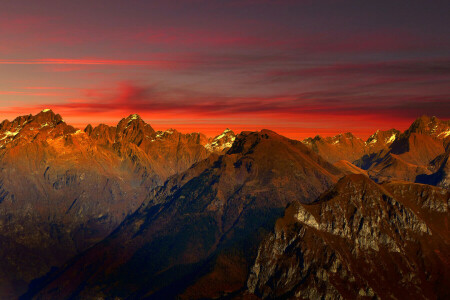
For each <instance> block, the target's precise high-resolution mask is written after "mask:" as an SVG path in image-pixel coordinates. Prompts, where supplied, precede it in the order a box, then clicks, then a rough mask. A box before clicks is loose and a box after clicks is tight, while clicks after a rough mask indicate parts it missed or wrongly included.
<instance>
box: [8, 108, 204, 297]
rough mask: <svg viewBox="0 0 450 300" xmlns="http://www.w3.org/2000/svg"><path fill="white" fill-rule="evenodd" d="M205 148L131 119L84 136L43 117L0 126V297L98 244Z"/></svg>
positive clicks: (196, 139)
mask: <svg viewBox="0 0 450 300" xmlns="http://www.w3.org/2000/svg"><path fill="white" fill-rule="evenodd" d="M206 143H207V139H206V137H204V136H203V135H201V134H198V133H195V134H181V133H179V132H177V131H174V130H171V131H166V132H156V131H155V130H153V128H151V126H150V125H148V124H146V123H145V122H144V121H143V120H142V119H141V118H140V117H139V116H138V115H131V116H129V117H128V118H124V119H122V120H121V121H120V122H119V123H118V125H117V126H115V127H114V126H107V125H99V126H97V127H95V128H93V127H92V126H87V127H86V129H85V131H81V130H77V129H75V128H73V127H72V126H70V125H68V124H66V123H65V122H64V121H63V119H62V117H61V116H60V115H58V114H54V113H53V112H52V111H51V110H48V109H46V110H43V111H42V112H40V113H38V114H37V115H35V116H32V115H27V116H21V117H18V118H16V119H15V120H13V121H11V122H10V121H7V120H6V121H3V122H2V123H1V124H0V297H1V298H2V299H8V298H14V297H17V296H18V295H20V294H22V293H23V292H25V290H26V287H27V285H28V283H29V281H30V280H32V279H34V278H36V277H40V276H43V275H44V274H46V273H47V272H48V271H50V269H51V267H54V266H55V267H56V266H60V265H62V264H63V263H64V262H65V261H67V260H68V259H70V258H72V257H73V256H74V255H76V254H77V253H80V252H81V251H83V250H85V249H86V248H88V247H90V246H91V245H93V244H95V243H97V242H98V241H100V240H102V239H103V238H104V237H106V236H107V235H108V234H110V233H111V232H112V231H113V230H114V229H115V228H116V227H117V226H118V225H119V224H120V223H121V222H122V221H123V219H124V218H125V217H126V216H127V215H129V214H131V213H132V212H134V211H135V210H136V209H137V208H138V207H139V206H140V205H141V203H142V202H143V200H144V199H145V197H146V196H147V194H148V193H149V191H150V190H152V189H154V188H155V187H157V186H158V185H161V184H162V183H163V182H164V181H165V180H166V179H167V178H168V177H169V176H171V175H174V174H176V173H179V172H182V171H184V170H186V169H187V168H189V167H190V166H191V165H192V164H193V163H195V162H197V161H200V160H203V159H205V158H206V157H207V156H208V155H210V153H211V151H209V150H207V149H206V148H205V147H204V145H205V144H206Z"/></svg>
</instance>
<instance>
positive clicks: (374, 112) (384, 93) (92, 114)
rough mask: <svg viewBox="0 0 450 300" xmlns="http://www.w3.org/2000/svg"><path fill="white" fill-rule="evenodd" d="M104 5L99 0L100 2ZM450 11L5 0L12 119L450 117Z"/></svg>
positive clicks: (382, 125)
mask: <svg viewBox="0 0 450 300" xmlns="http://www.w3.org/2000/svg"><path fill="white" fill-rule="evenodd" d="M93 2H95V3H93ZM449 12H450V2H449V1H440V0H433V1H416V0H411V1H396V0H389V1H386V0H381V1H352V0H350V1H348V0H347V1H338V0H324V1H317V0H316V1H312V0H311V1H306V0H298V1H290V0H276V1H275V0H273V1H271V0H260V1H257V0H241V1H231V0H230V1H226V0H221V1H218V0H217V1H216V0H208V1H201V0H189V1H173V0H165V1H133V0H131V1H130V0H128V1H116V0H108V1H86V0H80V1H56V0H55V1H47V0H43V1H31V0H30V1H21V0H15V1H2V3H1V4H0V119H6V118H8V119H12V118H14V117H15V116H17V115H22V114H29V113H33V114H34V113H37V112H38V111H40V110H42V109H43V108H51V109H53V111H55V112H57V113H59V114H61V115H62V116H63V117H64V119H65V120H66V121H67V122H68V123H70V124H72V125H75V126H78V127H80V128H83V127H84V126H85V125H86V124H88V123H91V124H93V125H97V124H99V123H101V122H102V123H107V124H115V123H117V121H118V120H119V119H120V118H122V117H126V116H127V115H129V114H132V113H138V114H140V115H141V117H142V118H143V119H145V120H146V121H147V122H148V123H150V124H151V125H152V126H153V127H154V128H155V129H157V130H159V129H167V128H170V127H172V128H176V129H178V130H180V131H182V132H192V131H201V132H204V133H205V134H207V135H216V134H218V133H219V132H221V131H222V130H223V129H224V128H226V127H229V128H231V129H233V130H235V131H236V132H240V131H242V130H259V129H262V128H269V129H272V130H275V131H277V132H278V133H280V134H284V135H286V136H288V137H291V138H298V139H300V138H305V137H308V136H314V135H316V134H320V135H324V136H329V135H334V134H337V133H340V132H346V131H352V132H353V133H355V134H356V135H358V136H361V137H363V138H366V137H367V136H368V135H370V134H371V133H373V132H374V131H375V130H376V129H389V128H392V127H396V128H397V129H401V130H403V129H405V128H406V127H407V126H408V125H409V124H410V123H411V122H412V121H413V120H414V119H415V118H417V117H419V116H421V115H424V114H427V115H434V116H437V117H439V118H442V119H448V118H450V24H449V21H448V14H449Z"/></svg>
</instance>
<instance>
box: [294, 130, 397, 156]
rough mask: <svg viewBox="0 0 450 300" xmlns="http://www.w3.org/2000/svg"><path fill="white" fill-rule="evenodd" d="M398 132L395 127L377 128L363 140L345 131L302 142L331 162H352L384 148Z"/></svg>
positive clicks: (393, 139) (392, 140)
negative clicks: (332, 135)
mask: <svg viewBox="0 0 450 300" xmlns="http://www.w3.org/2000/svg"><path fill="white" fill-rule="evenodd" d="M399 134H400V132H399V131H398V130H396V129H390V130H386V131H380V130H378V131H377V132H375V133H374V134H373V135H371V136H370V137H369V139H368V140H367V141H365V142H364V141H363V140H362V139H360V138H357V137H355V136H354V135H353V134H352V133H350V132H347V133H344V134H338V135H336V136H334V137H326V138H323V137H321V136H316V137H315V138H307V139H305V140H303V143H304V144H305V145H307V146H308V147H310V148H311V149H313V150H314V151H315V152H316V153H318V154H320V155H321V156H322V157H324V158H325V159H327V160H328V161H330V162H332V163H335V162H337V161H340V160H347V161H349V162H354V161H356V160H358V159H360V158H361V157H363V156H364V155H367V154H371V153H376V152H379V151H380V150H383V149H386V148H387V147H389V145H391V144H392V143H393V142H394V141H395V139H396V138H397V136H398V135H399Z"/></svg>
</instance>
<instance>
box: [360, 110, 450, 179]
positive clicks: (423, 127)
mask: <svg viewBox="0 0 450 300" xmlns="http://www.w3.org/2000/svg"><path fill="white" fill-rule="evenodd" d="M447 133H450V121H441V120H439V119H437V118H435V117H432V118H429V117H426V116H423V117H421V118H418V119H417V120H416V121H414V122H413V124H412V125H411V126H410V127H409V128H408V129H407V130H406V131H405V132H403V133H401V134H400V135H398V137H397V138H396V139H395V141H394V142H393V143H392V144H391V145H390V146H389V147H388V148H387V149H384V150H382V151H380V152H377V153H372V154H370V155H366V156H363V157H362V158H361V159H360V160H358V161H356V162H354V163H355V164H356V165H357V166H359V167H361V168H363V169H366V170H367V171H368V174H369V175H370V176H371V178H373V179H375V180H378V181H385V180H406V181H411V182H415V181H420V178H423V176H426V175H431V174H433V173H434V172H435V171H437V169H439V168H440V165H436V162H438V161H436V159H437V157H438V156H440V155H442V154H444V153H445V152H446V147H447V145H448V142H449V140H450V135H449V134H447ZM433 161H434V164H433Z"/></svg>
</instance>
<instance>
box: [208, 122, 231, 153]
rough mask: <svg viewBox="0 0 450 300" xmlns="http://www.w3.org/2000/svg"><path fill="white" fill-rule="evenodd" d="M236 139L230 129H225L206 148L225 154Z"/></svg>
mask: <svg viewBox="0 0 450 300" xmlns="http://www.w3.org/2000/svg"><path fill="white" fill-rule="evenodd" d="M235 139H236V135H235V134H234V132H233V131H232V130H230V129H228V128H227V129H225V130H224V132H223V133H222V134H221V135H218V136H216V137H215V138H213V139H212V140H211V141H209V143H208V144H206V146H205V147H206V148H207V149H209V150H210V151H213V152H219V153H220V152H222V153H224V152H226V151H227V150H228V149H230V148H231V146H233V142H234V140H235Z"/></svg>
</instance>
